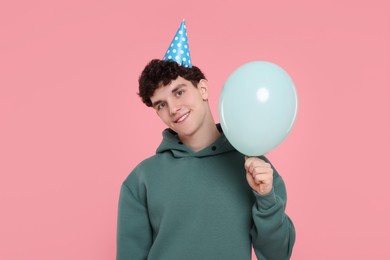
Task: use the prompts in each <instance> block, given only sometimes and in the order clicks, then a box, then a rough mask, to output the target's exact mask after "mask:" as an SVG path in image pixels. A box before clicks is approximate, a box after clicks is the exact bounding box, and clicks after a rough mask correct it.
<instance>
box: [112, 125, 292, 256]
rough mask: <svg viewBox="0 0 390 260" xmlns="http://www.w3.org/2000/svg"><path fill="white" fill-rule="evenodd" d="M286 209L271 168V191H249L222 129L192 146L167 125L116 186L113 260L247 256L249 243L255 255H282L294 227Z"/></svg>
mask: <svg viewBox="0 0 390 260" xmlns="http://www.w3.org/2000/svg"><path fill="white" fill-rule="evenodd" d="M218 127H219V126H218ZM219 129H220V127H219ZM261 159H263V160H266V161H267V162H269V161H268V160H267V159H266V158H265V157H261ZM273 169H274V168H273ZM285 207H286V189H285V185H284V182H283V180H282V178H281V177H280V175H279V174H278V173H277V171H276V170H275V169H274V187H273V190H272V192H271V193H269V194H267V195H260V194H258V193H256V192H254V191H253V190H252V189H251V188H250V187H249V185H248V183H247V180H246V175H245V169H244V156H243V155H242V154H240V153H239V152H237V151H236V150H235V149H234V148H233V146H232V145H231V144H230V143H229V142H228V140H227V139H226V137H225V136H224V135H223V133H222V134H221V136H220V137H219V138H218V139H217V140H216V141H215V142H214V143H213V144H211V145H210V146H208V147H206V148H204V149H203V150H201V151H199V152H194V151H193V150H192V149H190V148H188V147H186V146H185V145H184V144H182V143H181V142H180V141H179V139H178V137H177V135H176V134H175V132H173V131H172V130H170V129H166V130H165V131H164V132H163V141H162V143H161V144H160V146H159V147H158V149H157V152H156V155H154V156H152V157H150V158H148V159H146V160H144V161H143V162H141V163H140V164H139V165H138V166H137V167H136V168H135V169H134V170H133V171H132V172H131V174H130V175H129V176H128V177H127V178H126V180H125V181H124V182H123V184H122V188H121V192H120V198H119V207H118V226H117V258H116V259H117V260H125V259H126V260H139V259H149V260H156V259H158V260H176V259H177V260H183V259H186V260H192V259H193V260H203V259H204V260H216V259H223V260H229V259H232V260H245V259H248V260H249V259H251V246H252V245H253V247H254V250H255V253H256V255H257V257H258V259H268V260H273V259H275V260H278V259H289V257H290V255H291V252H292V248H293V245H294V242H295V229H294V226H293V223H292V222H291V220H290V219H289V217H288V216H287V215H286V213H285Z"/></svg>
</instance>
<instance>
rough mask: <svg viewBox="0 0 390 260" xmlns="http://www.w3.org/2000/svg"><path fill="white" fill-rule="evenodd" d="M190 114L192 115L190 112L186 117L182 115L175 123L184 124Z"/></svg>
mask: <svg viewBox="0 0 390 260" xmlns="http://www.w3.org/2000/svg"><path fill="white" fill-rule="evenodd" d="M189 114H190V112H188V113H185V114H184V115H182V116H181V117H179V118H178V119H176V120H175V123H181V122H183V121H184V120H185V119H186V118H187V117H188V115H189Z"/></svg>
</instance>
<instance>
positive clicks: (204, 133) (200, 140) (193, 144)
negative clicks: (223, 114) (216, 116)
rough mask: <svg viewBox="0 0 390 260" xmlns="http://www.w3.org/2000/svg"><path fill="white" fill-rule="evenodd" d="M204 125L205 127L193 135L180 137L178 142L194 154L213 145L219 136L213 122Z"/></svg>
mask: <svg viewBox="0 0 390 260" xmlns="http://www.w3.org/2000/svg"><path fill="white" fill-rule="evenodd" d="M205 124H206V125H205V127H201V128H200V129H199V130H198V131H197V133H196V134H195V135H193V136H188V137H180V140H181V141H182V142H183V143H184V144H185V145H186V146H188V147H190V148H191V149H192V150H193V151H195V152H198V151H200V150H202V149H204V148H206V147H207V146H209V145H210V144H212V143H214V142H215V141H216V140H217V139H218V138H219V137H220V135H221V133H220V132H219V131H218V128H217V126H216V125H215V122H214V120H210V122H205Z"/></svg>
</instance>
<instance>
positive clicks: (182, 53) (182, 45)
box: [163, 19, 192, 68]
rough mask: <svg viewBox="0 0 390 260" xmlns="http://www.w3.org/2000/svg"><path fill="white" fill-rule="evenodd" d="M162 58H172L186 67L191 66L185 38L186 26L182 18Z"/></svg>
mask: <svg viewBox="0 0 390 260" xmlns="http://www.w3.org/2000/svg"><path fill="white" fill-rule="evenodd" d="M163 60H174V61H176V62H177V63H179V64H180V65H182V66H184V67H186V68H191V67H192V64H191V63H192V62H191V56H190V47H189V46H188V39H187V28H186V22H185V21H184V19H183V21H182V22H181V24H180V27H179V29H177V32H176V34H175V36H174V37H173V40H172V42H171V45H169V47H168V50H167V52H166V53H165V56H164V58H163Z"/></svg>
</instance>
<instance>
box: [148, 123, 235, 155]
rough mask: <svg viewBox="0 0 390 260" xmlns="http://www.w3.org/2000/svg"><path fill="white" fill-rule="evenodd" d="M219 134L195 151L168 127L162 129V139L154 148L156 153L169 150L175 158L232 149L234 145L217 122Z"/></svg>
mask: <svg viewBox="0 0 390 260" xmlns="http://www.w3.org/2000/svg"><path fill="white" fill-rule="evenodd" d="M216 126H217V128H218V130H219V131H220V132H221V136H220V137H219V138H218V139H217V140H216V141H215V142H214V143H212V144H210V145H209V146H207V147H206V148H204V149H202V150H200V151H198V152H195V151H193V150H192V149H191V148H189V147H187V146H186V145H184V144H183V143H182V142H180V140H179V138H178V136H177V133H176V132H175V131H173V130H172V129H170V128H167V129H165V130H164V131H163V133H162V135H163V140H162V142H161V144H160V145H159V147H158V148H157V150H156V154H159V153H160V154H161V153H166V152H170V153H172V155H173V156H174V157H175V158H182V157H206V156H214V155H217V154H221V153H227V152H230V151H234V150H235V149H234V147H233V146H232V145H231V144H230V143H229V141H228V140H227V139H226V137H225V135H224V134H223V132H222V128H221V126H220V125H219V124H217V125H216Z"/></svg>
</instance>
